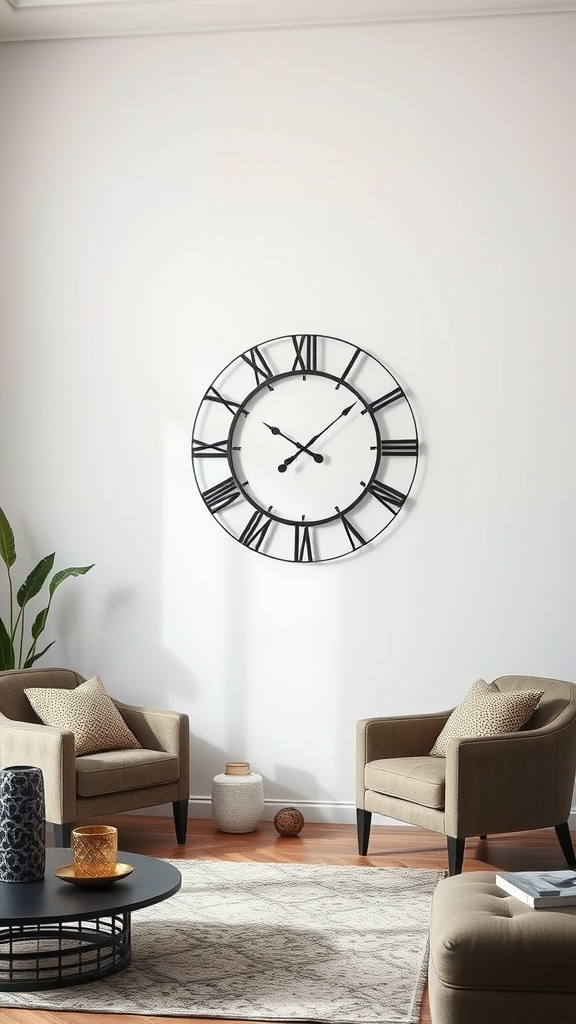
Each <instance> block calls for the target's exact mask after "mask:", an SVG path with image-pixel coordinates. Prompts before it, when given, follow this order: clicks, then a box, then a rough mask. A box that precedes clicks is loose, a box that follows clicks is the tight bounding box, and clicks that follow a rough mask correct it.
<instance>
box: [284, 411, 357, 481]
mask: <svg viewBox="0 0 576 1024" xmlns="http://www.w3.org/2000/svg"><path fill="white" fill-rule="evenodd" d="M355 405H356V402H352V405H348V406H346V408H345V409H343V410H342V412H341V413H340V414H339V415H338V416H336V417H335V419H333V420H332V422H331V423H329V424H328V426H327V427H324V429H323V430H321V431H320V433H319V434H314V437H311V438H310V440H309V441H308V444H307V445H298V447H299V448H301V449H302V451H308V448H309V446H310V445H311V444H315V442H316V441H317V440H318V438H319V437H322V434H325V433H326V431H327V430H330V427H333V426H334V424H335V423H337V422H338V420H341V419H342V417H343V416H347V415H348V413H349V412H350V410H351V409H353V408H354V406H355ZM299 455H300V452H296V454H295V455H291V456H290V458H288V459H284V462H283V465H284V467H286V466H289V465H290V463H292V462H294V459H297V458H298V456H299ZM319 461H320V462H321V461H322V456H320V459H316V462H319ZM278 469H280V466H278ZM280 472H282V470H281V469H280Z"/></svg>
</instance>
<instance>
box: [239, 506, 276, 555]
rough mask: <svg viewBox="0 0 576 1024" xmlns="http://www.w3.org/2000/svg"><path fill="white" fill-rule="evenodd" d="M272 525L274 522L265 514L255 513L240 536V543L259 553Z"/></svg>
mask: <svg viewBox="0 0 576 1024" xmlns="http://www.w3.org/2000/svg"><path fill="white" fill-rule="evenodd" d="M271 525H272V520H271V519H270V518H269V516H267V515H265V514H264V512H258V511H257V512H255V513H254V515H253V516H251V517H250V519H249V520H248V522H247V524H246V526H245V527H244V529H243V531H242V533H241V534H240V537H239V540H240V543H241V544H245V545H246V547H247V548H252V550H253V551H259V550H260V545H261V544H262V541H263V540H264V537H265V536H266V534H267V533H268V530H269V529H270V526H271Z"/></svg>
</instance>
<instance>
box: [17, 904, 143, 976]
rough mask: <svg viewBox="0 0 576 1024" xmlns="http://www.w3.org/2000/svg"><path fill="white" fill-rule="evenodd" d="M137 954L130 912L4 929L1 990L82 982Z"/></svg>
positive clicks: (110, 971) (109, 971) (123, 964)
mask: <svg viewBox="0 0 576 1024" xmlns="http://www.w3.org/2000/svg"><path fill="white" fill-rule="evenodd" d="M131 958H132V945H131V920H130V911H129V910H125V911H123V912H122V913H117V914H112V915H107V916H103V917H95V918H94V917H93V918H91V919H90V920H78V921H65V922H58V921H44V922H42V923H41V924H18V925H17V924H13V925H10V926H8V927H6V926H4V927H3V928H0V991H2V992H9V991H18V992H31V991H34V990H36V989H48V988H61V987H63V986H65V985H80V984H82V983H83V982H88V981H96V980H97V979H99V978H105V977H107V975H109V974H115V973H116V971H121V970H123V969H124V968H125V967H127V966H128V964H129V963H130V960H131Z"/></svg>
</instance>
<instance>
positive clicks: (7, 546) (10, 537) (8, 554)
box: [0, 508, 16, 569]
mask: <svg viewBox="0 0 576 1024" xmlns="http://www.w3.org/2000/svg"><path fill="white" fill-rule="evenodd" d="M0 555H1V556H2V561H3V562H4V565H6V566H7V568H8V569H9V568H10V566H12V565H14V562H15V561H16V544H15V543H14V534H13V532H12V527H11V526H10V523H9V522H8V520H7V518H6V516H5V514H4V512H3V510H2V509H1V508H0Z"/></svg>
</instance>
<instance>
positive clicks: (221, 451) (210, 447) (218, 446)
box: [192, 437, 228, 459]
mask: <svg viewBox="0 0 576 1024" xmlns="http://www.w3.org/2000/svg"><path fill="white" fill-rule="evenodd" d="M227 444H228V442H227V441H214V443H213V444H208V442H207V441H199V440H198V439H197V438H196V437H194V438H193V439H192V456H193V458H195V459H225V458H226V455H227V451H226V446H227Z"/></svg>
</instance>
